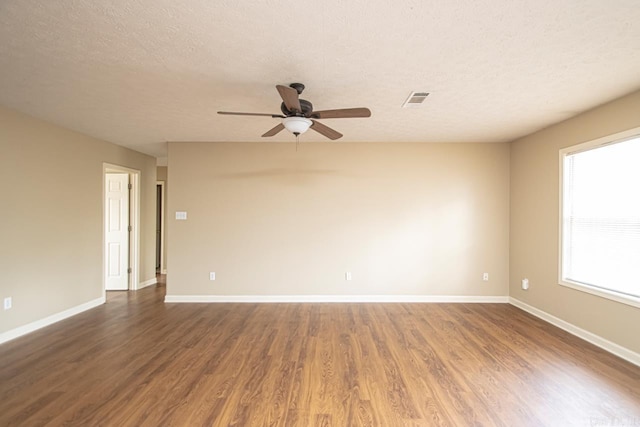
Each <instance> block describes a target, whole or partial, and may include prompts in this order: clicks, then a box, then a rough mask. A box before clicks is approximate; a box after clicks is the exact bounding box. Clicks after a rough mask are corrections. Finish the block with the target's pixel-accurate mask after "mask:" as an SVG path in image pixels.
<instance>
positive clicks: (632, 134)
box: [558, 127, 640, 307]
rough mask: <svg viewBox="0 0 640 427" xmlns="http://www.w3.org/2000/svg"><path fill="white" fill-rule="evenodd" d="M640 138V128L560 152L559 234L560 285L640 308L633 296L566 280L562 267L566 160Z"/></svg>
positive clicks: (638, 301) (638, 302)
mask: <svg viewBox="0 0 640 427" xmlns="http://www.w3.org/2000/svg"><path fill="white" fill-rule="evenodd" d="M637 137H640V127H637V128H633V129H629V130H627V131H624V132H619V133H616V134H613V135H608V136H605V137H602V138H598V139H594V140H593V141H588V142H584V143H581V144H577V145H572V146H571V147H566V148H563V149H561V150H560V153H559V160H560V161H559V163H560V175H559V180H558V181H559V185H560V189H559V190H560V191H559V193H560V199H559V227H558V229H559V234H558V284H559V285H562V286H566V287H568V288H572V289H576V290H578V291H582V292H586V293H589V294H592V295H597V296H599V297H602V298H607V299H610V300H613V301H617V302H621V303H623V304H628V305H632V306H634V307H640V298H637V297H634V296H632V295H627V294H623V293H620V292H616V291H612V290H608V289H603V288H598V287H595V286H589V285H586V284H584V283H578V282H574V281H571V280H565V279H564V278H563V277H562V276H563V274H562V266H563V265H564V264H563V259H562V256H563V245H562V243H563V239H564V230H563V228H564V217H563V211H564V206H563V203H564V194H563V192H564V159H565V157H566V156H567V155H570V154H576V153H580V152H583V151H589V150H592V149H594V148H598V147H603V146H605V145H609V144H614V143H619V142H624V141H625V140H629V139H634V138H637Z"/></svg>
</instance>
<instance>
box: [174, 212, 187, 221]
mask: <svg viewBox="0 0 640 427" xmlns="http://www.w3.org/2000/svg"><path fill="white" fill-rule="evenodd" d="M176 219H179V220H183V221H184V220H186V219H187V213H186V212H176Z"/></svg>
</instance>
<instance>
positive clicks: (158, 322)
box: [0, 286, 640, 427]
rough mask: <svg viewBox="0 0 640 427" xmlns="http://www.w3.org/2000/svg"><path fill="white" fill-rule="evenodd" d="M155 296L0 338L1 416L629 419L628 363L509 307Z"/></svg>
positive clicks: (274, 420) (637, 418)
mask: <svg viewBox="0 0 640 427" xmlns="http://www.w3.org/2000/svg"><path fill="white" fill-rule="evenodd" d="M163 296H164V287H162V286H156V287H151V288H146V289H143V290H141V291H138V292H122V293H115V294H111V293H110V294H109V297H108V301H107V304H105V305H104V306H101V307H98V308H95V309H93V310H90V311H88V312H85V313H82V314H80V315H78V316H75V317H73V318H71V319H67V320H65V321H63V322H60V323H58V324H56V325H53V326H50V327H48V328H46V329H43V330H40V331H38V332H34V333H32V334H30V335H28V336H25V337H22V338H19V339H16V340H14V341H11V342H9V343H6V344H4V345H1V346H0V362H1V365H0V425H1V426H14V425H15V426H40V425H52V426H57V425H77V426H98V425H103V426H227V425H234V426H254V425H255V426H263V425H275V426H471V425H477V426H480V425H485V426H502V425H504V426H536V427H537V426H572V425H577V426H595V425H598V426H614V425H615V426H622V425H629V426H638V425H640V368H638V367H636V366H634V365H632V364H629V363H627V362H625V361H623V360H621V359H618V358H616V357H614V356H612V355H610V354H608V353H606V352H604V351H602V350H600V349H598V348H596V347H594V346H592V345H590V344H588V343H586V342H584V341H581V340H579V339H577V338H575V337H573V336H571V335H569V334H567V333H565V332H564V331H562V330H560V329H557V328H555V327H553V326H551V325H549V324H546V323H545V322H542V321H540V320H538V319H536V318H534V317H532V316H530V315H528V314H526V313H524V312H523V311H521V310H519V309H517V308H515V307H512V306H510V305H507V304H164V303H163V302H162V299H163Z"/></svg>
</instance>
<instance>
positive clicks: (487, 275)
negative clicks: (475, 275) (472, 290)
mask: <svg viewBox="0 0 640 427" xmlns="http://www.w3.org/2000/svg"><path fill="white" fill-rule="evenodd" d="M482 280H484V281H485V282H488V281H489V273H484V274H483V275H482Z"/></svg>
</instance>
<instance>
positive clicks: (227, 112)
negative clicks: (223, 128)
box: [218, 111, 284, 119]
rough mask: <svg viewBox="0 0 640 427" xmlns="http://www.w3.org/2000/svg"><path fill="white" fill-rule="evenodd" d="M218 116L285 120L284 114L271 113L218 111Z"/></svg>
mask: <svg viewBox="0 0 640 427" xmlns="http://www.w3.org/2000/svg"><path fill="white" fill-rule="evenodd" d="M218 114H226V115H229V116H265V117H273V118H274V119H277V118H280V119H284V116H283V115H282V114H270V113H237V112H234V111H218Z"/></svg>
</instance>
